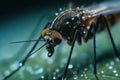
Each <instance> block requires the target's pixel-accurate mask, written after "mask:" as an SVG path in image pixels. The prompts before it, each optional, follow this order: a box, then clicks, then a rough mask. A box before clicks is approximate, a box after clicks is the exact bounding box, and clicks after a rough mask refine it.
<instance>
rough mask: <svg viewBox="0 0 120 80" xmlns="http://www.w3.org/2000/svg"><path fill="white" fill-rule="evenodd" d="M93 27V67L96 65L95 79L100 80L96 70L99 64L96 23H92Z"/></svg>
mask: <svg viewBox="0 0 120 80" xmlns="http://www.w3.org/2000/svg"><path fill="white" fill-rule="evenodd" d="M91 26H93V46H94V48H93V49H94V63H93V65H94V72H93V73H94V75H95V77H96V80H99V79H98V77H97V69H96V64H97V58H96V36H95V32H96V30H95V27H96V26H95V23H92V24H91Z"/></svg>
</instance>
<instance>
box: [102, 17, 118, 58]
mask: <svg viewBox="0 0 120 80" xmlns="http://www.w3.org/2000/svg"><path fill="white" fill-rule="evenodd" d="M101 18H102V19H103V22H104V24H105V26H106V27H107V31H108V34H109V37H110V40H111V43H112V46H113V49H114V52H115V55H116V56H117V57H118V58H119V59H120V55H119V53H118V51H117V48H116V45H115V42H114V40H113V37H112V34H111V32H110V28H109V25H108V23H107V20H106V18H105V17H104V16H102V15H101Z"/></svg>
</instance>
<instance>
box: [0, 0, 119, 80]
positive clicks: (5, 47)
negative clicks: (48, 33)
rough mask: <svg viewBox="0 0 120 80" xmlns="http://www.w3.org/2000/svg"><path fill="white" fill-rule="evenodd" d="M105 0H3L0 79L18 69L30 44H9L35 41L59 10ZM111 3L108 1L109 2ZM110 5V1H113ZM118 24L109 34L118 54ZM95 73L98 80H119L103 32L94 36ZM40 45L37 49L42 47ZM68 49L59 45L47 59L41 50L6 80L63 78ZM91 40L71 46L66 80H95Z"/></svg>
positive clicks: (68, 47)
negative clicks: (70, 58) (95, 49)
mask: <svg viewBox="0 0 120 80" xmlns="http://www.w3.org/2000/svg"><path fill="white" fill-rule="evenodd" d="M103 1H105V0H97V1H96V0H88V1H87V0H58V1H57V0H52V1H47V0H41V1H40V0H39V1H38V0H34V1H27V0H23V1H22V0H17V1H16V0H10V1H9V0H4V1H1V2H0V7H1V9H0V12H1V13H0V80H1V79H2V78H3V77H4V76H5V75H8V74H9V73H10V72H11V71H12V70H14V69H15V68H16V67H17V66H18V64H17V63H18V61H19V60H21V59H23V58H24V57H25V55H26V54H27V52H28V51H29V50H30V49H31V47H32V45H33V44H34V42H30V43H20V44H9V43H10V42H13V41H20V40H31V39H37V38H38V37H39V35H40V33H41V30H42V28H43V27H44V26H45V25H46V24H47V23H48V22H49V21H52V20H53V19H54V17H55V14H56V13H59V12H60V11H59V9H60V8H62V9H64V8H67V7H68V5H69V4H70V3H73V4H74V6H75V7H76V6H79V7H81V6H87V5H92V4H93V5H94V4H99V3H101V2H103ZM110 1H111V0H110ZM113 2H114V0H113ZM119 26H120V23H119V22H118V23H116V24H115V25H114V27H112V28H111V32H112V35H113V38H114V41H115V44H116V46H117V49H118V51H119V53H120V50H119V48H120V43H119V41H120V37H119V33H120V27H119ZM96 36H97V39H96V41H97V61H98V64H97V70H98V77H99V78H100V80H108V79H109V80H119V79H120V71H119V70H120V64H119V63H120V62H119V60H118V59H117V58H116V57H115V55H114V51H113V48H112V45H111V42H110V38H109V36H108V33H107V31H106V30H104V31H103V32H101V33H98V34H97V35H96ZM42 44H43V42H41V43H40V44H39V45H38V46H37V47H39V46H40V45H42ZM69 52H70V46H68V45H66V44H64V42H63V43H62V44H60V45H59V46H57V47H56V48H55V53H54V55H53V56H52V57H51V58H49V57H47V51H46V50H45V48H43V49H41V50H40V51H39V52H37V53H36V54H35V55H33V56H31V57H30V58H29V59H28V61H27V63H26V65H25V66H24V67H23V68H21V70H19V71H18V72H17V73H16V74H14V75H13V76H12V77H11V78H9V79H8V80H59V79H61V77H62V76H63V73H64V69H65V66H66V61H67V58H68V55H69ZM92 61H93V41H92V39H91V40H89V41H88V42H87V43H82V46H79V45H78V44H77V43H76V45H75V48H74V51H73V55H72V60H71V62H70V65H69V69H68V80H86V79H88V80H95V77H94V75H93V74H92V73H93V67H92Z"/></svg>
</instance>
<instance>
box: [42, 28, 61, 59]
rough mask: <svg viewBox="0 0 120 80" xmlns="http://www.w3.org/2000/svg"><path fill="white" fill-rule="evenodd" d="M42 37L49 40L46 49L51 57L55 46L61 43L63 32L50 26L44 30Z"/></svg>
mask: <svg viewBox="0 0 120 80" xmlns="http://www.w3.org/2000/svg"><path fill="white" fill-rule="evenodd" d="M42 37H43V38H44V39H45V41H46V42H47V45H46V49H47V51H48V57H51V56H52V55H53V53H54V47H55V46H56V45H58V44H60V43H61V41H62V37H61V34H60V33H59V32H57V31H55V30H52V29H50V28H46V29H44V30H43V31H42Z"/></svg>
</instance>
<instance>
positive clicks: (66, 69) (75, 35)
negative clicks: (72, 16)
mask: <svg viewBox="0 0 120 80" xmlns="http://www.w3.org/2000/svg"><path fill="white" fill-rule="evenodd" d="M78 32H79V31H78V30H76V31H75V34H74V38H73V42H72V46H71V50H70V54H69V57H68V60H67V65H66V68H65V72H64V75H63V80H65V78H66V74H67V71H68V66H69V63H70V60H71V56H72V51H73V48H74V44H75V40H76V38H77V35H78Z"/></svg>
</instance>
